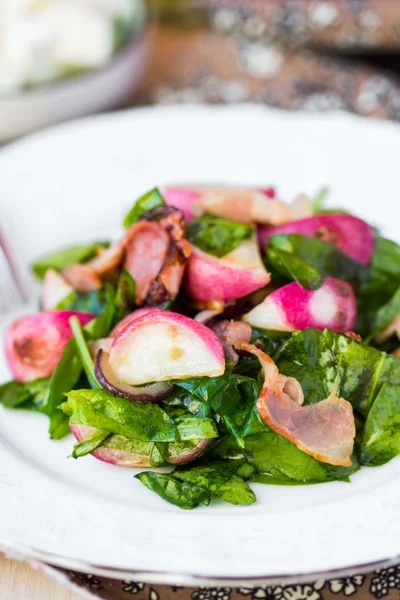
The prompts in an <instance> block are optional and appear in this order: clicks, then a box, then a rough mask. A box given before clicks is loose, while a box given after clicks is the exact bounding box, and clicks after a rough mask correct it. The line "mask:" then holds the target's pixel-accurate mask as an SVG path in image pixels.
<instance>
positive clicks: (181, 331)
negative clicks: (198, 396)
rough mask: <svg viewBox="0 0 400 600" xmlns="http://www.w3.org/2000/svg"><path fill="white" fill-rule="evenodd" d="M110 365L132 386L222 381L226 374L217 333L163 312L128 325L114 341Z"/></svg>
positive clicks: (117, 377) (118, 376) (122, 380)
mask: <svg viewBox="0 0 400 600" xmlns="http://www.w3.org/2000/svg"><path fill="white" fill-rule="evenodd" d="M105 358H107V357H105ZM108 361H109V367H110V369H111V371H112V372H113V374H114V375H115V378H116V380H117V381H119V382H122V383H124V384H128V385H131V386H138V385H139V386H140V385H144V384H146V383H152V382H160V381H170V380H172V379H186V378H189V377H198V376H206V377H218V376H219V375H222V374H223V373H224V371H225V357H224V350H223V348H222V344H221V342H220V340H219V339H218V337H217V336H216V335H215V333H214V332H213V331H211V330H210V329H209V328H208V327H206V326H205V325H201V324H200V323H197V322H196V321H194V320H193V319H190V318H188V317H185V316H183V315H180V314H178V313H172V312H170V311H162V310H155V311H152V312H149V313H147V314H145V315H143V316H142V317H140V318H138V319H136V320H134V321H132V322H131V323H130V324H129V325H127V326H126V327H125V328H124V329H123V330H122V331H121V332H120V333H119V334H118V335H117V337H116V338H115V339H114V341H113V344H112V347H111V351H110V354H109V355H108Z"/></svg>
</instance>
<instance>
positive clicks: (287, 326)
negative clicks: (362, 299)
mask: <svg viewBox="0 0 400 600" xmlns="http://www.w3.org/2000/svg"><path fill="white" fill-rule="evenodd" d="M356 310H357V309H356V299H355V296H354V292H353V289H352V287H351V286H350V285H349V284H348V283H346V282H345V281H341V280H339V279H333V278H332V277H327V278H326V279H325V282H324V284H323V285H322V286H321V287H320V288H319V289H318V290H315V291H311V290H305V289H303V288H302V287H301V286H300V285H299V284H298V283H289V284H288V285H285V286H283V287H281V288H279V289H278V290H276V291H275V292H272V294H270V295H269V296H267V297H266V298H265V300H264V301H263V302H262V303H261V304H259V305H258V306H256V307H255V308H253V310H251V311H250V312H249V313H247V314H246V315H244V316H243V320H244V321H247V323H250V325H251V326H252V327H257V328H261V329H275V330H278V331H302V330H303V329H307V328H308V327H312V328H315V329H325V328H328V329H331V330H332V331H335V332H336V333H346V332H347V331H352V330H353V329H354V327H355V321H356Z"/></svg>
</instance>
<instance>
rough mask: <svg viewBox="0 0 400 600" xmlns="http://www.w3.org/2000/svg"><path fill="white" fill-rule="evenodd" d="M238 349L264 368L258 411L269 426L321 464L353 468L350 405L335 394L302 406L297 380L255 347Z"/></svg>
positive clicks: (240, 346) (247, 346)
mask: <svg viewBox="0 0 400 600" xmlns="http://www.w3.org/2000/svg"><path fill="white" fill-rule="evenodd" d="M235 348H236V350H244V351H246V352H249V353H250V354H254V355H255V356H257V358H258V359H259V361H260V363H261V365H262V367H263V370H264V385H263V388H262V390H261V393H260V396H259V398H258V402H257V409H258V412H259V413H260V416H261V418H262V419H263V421H264V422H265V423H266V424H267V425H268V427H270V428H271V429H272V430H273V431H275V432H276V433H278V434H279V435H282V436H283V437H285V438H286V439H288V440H289V441H291V442H293V443H294V444H295V445H296V446H297V447H298V448H299V449H300V450H302V451H303V452H305V453H306V454H310V455H311V456H313V457H314V458H316V459H317V460H319V461H321V462H325V463H329V464H331V465H340V466H343V467H349V466H351V464H352V463H351V455H352V452H353V447H354V437H355V434H356V430H355V424H354V415H353V409H352V406H351V404H350V403H349V402H347V400H344V399H343V398H338V396H337V395H336V393H335V392H333V393H332V394H331V395H330V396H329V397H328V398H326V399H325V400H322V401H321V402H317V403H316V404H308V405H306V406H302V404H303V401H304V395H303V390H302V388H301V385H300V384H299V382H298V381H297V380H296V379H294V378H293V377H285V376H284V375H280V374H279V371H278V368H277V366H276V365H275V363H274V361H273V360H272V359H271V358H270V357H269V356H268V355H267V354H264V352H262V351H261V350H259V349H258V348H256V347H255V346H253V345H252V344H247V343H245V342H239V343H237V344H235Z"/></svg>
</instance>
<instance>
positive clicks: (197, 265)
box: [185, 238, 270, 302]
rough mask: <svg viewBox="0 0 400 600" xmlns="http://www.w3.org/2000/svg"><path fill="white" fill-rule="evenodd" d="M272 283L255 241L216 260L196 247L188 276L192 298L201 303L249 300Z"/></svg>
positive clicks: (244, 244) (189, 265)
mask: <svg viewBox="0 0 400 600" xmlns="http://www.w3.org/2000/svg"><path fill="white" fill-rule="evenodd" d="M269 281H270V275H269V273H267V271H266V270H265V268H264V265H263V263H262V261H261V257H260V253H259V250H258V248H257V243H256V241H255V239H254V238H252V239H250V240H246V241H245V242H243V243H242V244H241V245H240V246H238V248H236V249H235V250H233V251H232V252H230V253H229V254H227V255H226V256H224V257H223V258H216V257H215V256H212V255H211V254H206V253H205V252H202V251H201V250H199V248H196V247H194V246H193V252H192V255H191V256H190V258H189V261H188V264H187V267H186V273H185V286H186V291H187V293H188V295H189V296H190V297H191V298H192V299H193V300H196V301H197V302H210V301H213V300H217V301H220V302H227V301H229V300H237V299H238V298H242V297H243V296H247V294H250V293H251V292H254V291H255V290H258V289H260V288H262V287H264V286H265V285H267V283H269Z"/></svg>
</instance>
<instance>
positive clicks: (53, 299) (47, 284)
mask: <svg viewBox="0 0 400 600" xmlns="http://www.w3.org/2000/svg"><path fill="white" fill-rule="evenodd" d="M73 291H74V288H73V287H72V286H70V285H69V284H68V283H67V281H66V280H65V279H64V277H62V276H61V275H60V274H59V273H57V271H54V269H48V270H47V271H46V275H45V276H44V281H43V287H42V306H43V310H53V309H54V308H55V307H56V306H57V305H58V304H59V303H60V302H61V300H64V298H66V297H67V296H69V294H72V293H73Z"/></svg>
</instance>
